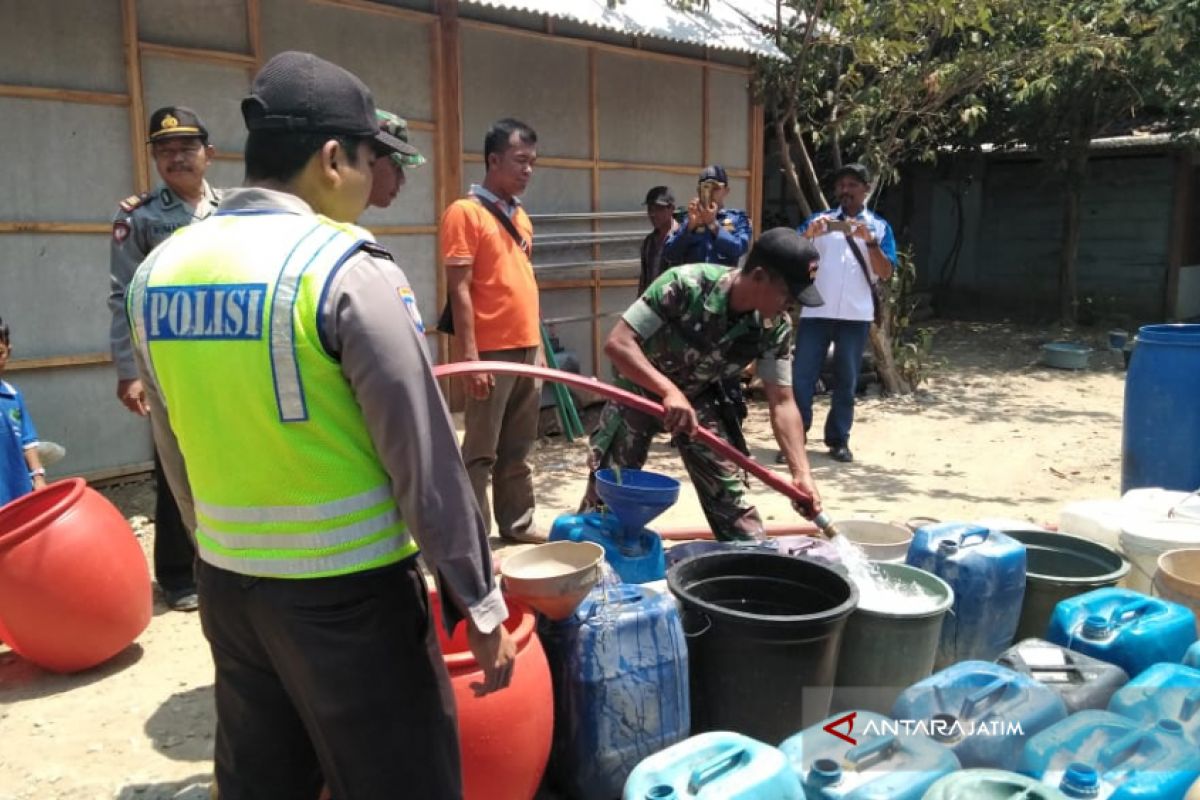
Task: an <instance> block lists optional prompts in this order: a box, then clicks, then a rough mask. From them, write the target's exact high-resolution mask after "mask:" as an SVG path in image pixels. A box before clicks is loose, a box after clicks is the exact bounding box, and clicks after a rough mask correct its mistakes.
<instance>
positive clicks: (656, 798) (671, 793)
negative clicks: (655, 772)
mask: <svg viewBox="0 0 1200 800" xmlns="http://www.w3.org/2000/svg"><path fill="white" fill-rule="evenodd" d="M677 797H679V795H678V794H676V793H675V787H674V786H671V785H670V784H669V783H660V784H657V785H655V786H651V787H650V790H649V791H648V792H646V798H645V800H675V799H676V798H677Z"/></svg>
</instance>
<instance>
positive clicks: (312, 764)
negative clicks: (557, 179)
mask: <svg viewBox="0 0 1200 800" xmlns="http://www.w3.org/2000/svg"><path fill="white" fill-rule="evenodd" d="M375 111H376V110H375V103H374V100H373V99H372V96H371V93H370V91H369V90H368V89H367V87H366V86H365V85H364V84H363V83H362V81H360V80H359V79H358V78H357V77H355V76H354V75H352V74H351V73H349V72H347V71H346V70H344V69H342V68H341V67H338V66H336V65H334V64H331V63H329V62H328V61H324V60H322V59H320V58H317V57H316V56H314V55H312V54H310V53H298V52H286V53H281V54H279V55H277V56H275V57H274V58H272V59H271V60H270V61H268V62H267V63H266V64H265V65H264V66H263V68H262V70H261V71H260V72H259V74H258V75H257V76H256V77H255V79H254V82H253V85H252V87H251V94H250V96H249V97H247V98H245V99H244V100H243V101H242V116H243V118H244V119H245V123H246V128H247V130H248V131H249V135H248V136H247V139H246V150H245V155H246V181H245V186H244V187H243V188H239V189H233V190H230V191H229V192H228V193H227V195H226V197H225V198H224V200H223V201H222V204H221V208H220V209H219V210H218V212H217V214H216V215H215V216H214V217H213V218H212V219H210V220H206V221H204V222H201V223H198V224H196V225H192V226H189V227H188V228H187V229H185V230H182V231H180V232H179V233H178V234H177V235H175V236H172V237H171V238H170V239H169V240H168V241H166V242H164V243H163V244H162V245H160V246H159V247H158V248H157V249H156V250H155V251H154V252H153V253H151V254H150V256H149V257H148V258H147V259H146V261H145V262H144V263H143V264H142V266H141V267H140V268H139V269H138V271H137V273H136V275H135V276H134V280H133V283H132V284H131V286H130V290H129V317H130V320H131V321H132V322H133V328H134V330H133V343H134V352H135V356H136V358H137V363H138V371H139V373H140V374H141V376H142V380H143V382H144V384H145V386H146V395H147V398H148V400H149V403H150V406H151V409H152V413H151V421H152V423H153V425H154V437H155V441H156V442H157V443H158V446H159V450H160V451H161V452H162V456H163V466H164V468H165V470H166V472H167V476H168V478H169V479H170V482H171V487H172V489H174V491H175V493H176V495H177V497H178V499H179V504H180V509H181V511H183V513H184V518H185V519H188V520H190V521H192V522H193V524H194V525H195V530H196V549H197V552H198V555H199V563H198V566H197V574H198V581H197V584H198V587H199V592H200V621H201V624H202V626H203V629H204V635H205V637H206V638H207V639H208V641H209V643H210V645H211V650H212V655H213V661H214V663H215V666H216V681H215V686H214V697H215V702H216V709H217V733H216V742H215V754H214V756H215V766H216V776H217V784H218V786H219V787H220V795H221V797H222V798H230V799H231V800H238V799H239V798H267V797H269V798H276V797H278V798H316V797H317V795H318V794H319V792H320V790H321V784H322V780H324V782H325V783H327V785H328V787H329V789H330V791H331V792H332V795H333V796H334V797H336V798H339V800H342V799H343V798H364V799H365V800H372V799H373V798H379V799H380V800H382V799H383V798H393V797H398V796H405V797H420V798H433V799H434V800H439V799H440V798H446V800H450V799H451V798H460V797H461V796H462V786H461V767H460V758H459V751H458V737H457V730H456V726H455V724H454V722H455V721H454V716H455V708H454V697H453V691H452V689H451V687H450V682H449V676H448V675H447V673H446V667H445V663H444V661H443V659H442V654H441V651H440V648H439V646H438V636H437V630H436V628H435V627H434V626H435V625H436V624H438V622H439V621H440V622H441V623H442V624H443V625H444V626H445V628H446V630H447V633H449V632H450V631H452V630H453V629H454V627H455V625H456V623H458V622H460V621H461V622H464V623H465V625H464V627H465V629H466V630H465V636H466V642H467V645H468V647H469V648H470V650H471V652H472V654H473V655H474V657H475V660H476V661H477V662H478V664H479V665H480V668H481V670H482V672H481V675H480V681H479V682H478V685H477V686H476V690H477V691H478V692H479V693H480V694H487V693H489V692H493V691H497V690H500V689H503V688H504V687H506V686H507V685H508V683H509V681H510V680H511V678H512V672H513V664H514V659H515V656H516V647H515V645H514V644H513V642H512V640H511V638H510V637H509V635H508V633H507V632H506V630H505V627H504V624H503V623H504V621H505V619H506V618H507V616H508V609H507V607H506V605H505V602H504V598H503V596H502V595H501V593H500V590H499V587H498V586H497V584H496V578H495V577H494V574H493V570H492V561H491V552H490V550H489V547H488V542H487V533H486V530H485V528H484V523H483V518H482V516H481V515H480V512H479V508H478V506H477V505H476V503H475V499H474V495H473V493H472V489H471V483H470V480H469V479H468V476H467V472H466V469H465V468H464V466H463V462H462V457H461V455H460V454H459V448H458V438H457V436H456V434H455V431H454V425H453V422H452V421H451V418H450V414H449V411H448V410H447V409H446V406H445V402H444V400H443V398H442V394H441V391H440V389H439V387H438V383H437V381H436V380H435V379H434V377H433V370H432V366H431V365H430V363H429V358H428V355H427V354H426V351H425V344H424V335H423V333H422V325H421V320H420V315H419V313H418V312H417V309H416V305H415V303H413V302H411V300H412V288H411V286H410V284H409V282H408V280H407V279H406V277H405V276H404V273H403V272H401V270H400V269H399V267H397V266H396V264H395V263H394V262H393V261H392V259H391V256H390V255H389V254H388V252H387V251H386V250H384V249H383V248H381V247H380V246H379V245H377V244H376V243H375V241H374V239H373V237H372V236H371V234H370V233H369V232H367V231H366V230H364V229H363V228H360V227H358V226H357V225H355V224H354V220H356V219H357V218H358V216H359V215H360V214H362V212H363V211H364V210H365V209H366V207H367V202H368V199H369V197H370V194H371V186H372V174H373V170H374V162H375V159H376V158H380V157H387V156H390V155H392V154H405V155H414V154H415V153H416V150H415V148H413V147H412V146H411V145H409V144H407V143H405V142H403V141H401V140H400V139H399V138H397V137H396V136H394V135H392V134H390V133H388V132H386V131H382V130H380V126H379V121H378V119H377V118H376V113H375ZM418 552H419V553H420V555H421V556H423V560H424V563H425V565H427V566H428V568H429V571H430V572H431V573H432V574H433V575H434V576H436V579H437V580H438V583H439V586H440V589H441V592H440V595H441V612H442V613H441V614H440V617H441V619H440V620H437V621H435V620H433V619H431V613H430V608H431V604H430V599H429V597H428V596H427V590H426V584H425V577H424V575H423V573H422V570H421V568H420V564H419V563H418V558H417V557H418Z"/></svg>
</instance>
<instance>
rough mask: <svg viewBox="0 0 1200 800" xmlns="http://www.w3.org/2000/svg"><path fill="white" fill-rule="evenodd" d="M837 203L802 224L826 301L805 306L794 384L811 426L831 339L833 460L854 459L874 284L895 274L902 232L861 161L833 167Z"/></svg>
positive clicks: (828, 422) (828, 427)
mask: <svg viewBox="0 0 1200 800" xmlns="http://www.w3.org/2000/svg"><path fill="white" fill-rule="evenodd" d="M833 181H834V184H833V191H834V195H835V196H836V197H837V199H838V203H839V205H838V207H837V208H836V209H833V210H832V211H822V212H820V213H818V214H815V215H813V216H812V217H809V218H808V219H807V220H805V221H804V223H803V224H802V225H801V226H800V227H799V228H798V229H797V230H798V231H799V232H800V233H801V234H802V235H803V236H804V237H805V238H807V239H809V240H811V241H812V243H813V244H814V245H816V248H817V252H818V253H820V256H821V269H820V271H819V272H818V273H817V278H816V287H817V291H819V292H820V293H821V296H822V297H824V298H826V302H825V304H824V305H821V306H815V307H811V308H809V307H806V308H802V309H801V310H800V324H799V325H798V326H797V328H796V349H795V354H794V356H793V360H792V371H793V376H792V385H793V390H794V392H795V396H796V403H797V404H798V405H799V406H800V415H801V417H802V418H803V420H804V430H805V431H806V432H807V431H808V429H809V428H810V427H811V426H812V421H813V412H812V403H813V394H814V392H815V391H816V385H817V379H818V378H819V377H820V375H821V367H822V365H823V364H824V362H825V354H826V352H828V350H829V345H830V343H832V344H833V346H834V351H833V352H834V355H833V366H834V378H835V380H834V385H833V393H832V401H831V405H830V408H829V415H828V416H827V417H826V418H825V445H826V446H827V447H828V448H829V455H830V457H831V458H833V460H834V461H841V462H850V461H853V460H854V455H853V454H852V453H851V452H850V427H851V426H852V425H853V424H854V394H855V389H856V388H857V386H858V373H859V369H860V367H861V366H862V356H863V349H864V348H865V347H866V343H867V333H868V332H869V330H870V328H871V322H872V320H874V319H875V302H876V301H875V299H874V295H873V292H872V288H871V287H872V285H873V284H875V283H878V282H879V281H886V280H888V279H889V278H891V276H892V269H893V267H894V266H895V264H896V240H895V238H894V237H893V236H892V227H891V226H890V225H888V223H887V221H886V220H884V218H883V217H881V216H879V215H878V214H876V213H875V212H873V211H871V210H870V209H868V208H867V207H866V201H867V196H868V195H869V194H870V188H871V175H870V173H869V172H868V171H867V168H866V167H864V166H863V165H862V164H847V165H846V166H844V167H842V168H841V169H839V170H838V171H837V172H835V173H834V174H833Z"/></svg>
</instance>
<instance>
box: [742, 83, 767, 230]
mask: <svg viewBox="0 0 1200 800" xmlns="http://www.w3.org/2000/svg"><path fill="white" fill-rule="evenodd" d="M763 124H764V123H763V107H762V104H761V103H755V102H754V101H753V98H752V99H751V103H750V180H749V186H748V188H747V191H748V192H749V194H750V196H749V197H747V198H746V212H747V213H748V214H749V215H750V224H751V225H753V226H754V235H755V236H756V237H757V236H759V235H761V234H762V215H763V148H764V147H765V134H764V131H763Z"/></svg>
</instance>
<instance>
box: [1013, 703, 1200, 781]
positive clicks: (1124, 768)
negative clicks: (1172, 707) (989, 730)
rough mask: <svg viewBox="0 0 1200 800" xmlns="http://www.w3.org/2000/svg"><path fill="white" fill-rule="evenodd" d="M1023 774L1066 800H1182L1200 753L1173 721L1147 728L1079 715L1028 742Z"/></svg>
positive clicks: (1105, 714)
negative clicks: (1073, 799) (1091, 799)
mask: <svg viewBox="0 0 1200 800" xmlns="http://www.w3.org/2000/svg"><path fill="white" fill-rule="evenodd" d="M1021 772H1023V773H1025V774H1026V775H1031V776H1033V777H1035V778H1039V779H1040V780H1041V781H1043V782H1044V783H1048V784H1050V785H1051V786H1057V787H1058V788H1059V790H1060V791H1061V792H1062V793H1063V794H1065V795H1066V796H1067V797H1101V798H1106V800H1141V798H1145V799H1146V800H1151V799H1153V800H1183V796H1184V794H1186V793H1187V790H1188V787H1189V786H1191V785H1192V783H1193V782H1194V781H1195V780H1196V778H1197V777H1198V776H1200V748H1197V747H1196V746H1195V745H1193V744H1192V743H1191V742H1189V741H1187V739H1185V738H1184V737H1183V732H1182V730H1181V729H1180V727H1179V723H1177V722H1174V721H1172V720H1162V721H1160V722H1158V723H1157V724H1155V725H1153V726H1147V725H1145V724H1144V723H1141V722H1136V721H1134V720H1131V719H1129V718H1127V717H1123V716H1121V715H1120V714H1114V713H1113V712H1111V711H1094V710H1089V711H1080V712H1079V713H1078V714H1072V715H1071V716H1069V717H1067V718H1066V719H1065V720H1063V721H1062V722H1060V723H1058V724H1057V725H1053V726H1051V727H1049V728H1047V729H1046V730H1044V731H1042V732H1041V733H1039V734H1037V735H1036V736H1034V737H1033V738H1032V739H1030V740H1029V742H1028V743H1027V744H1026V745H1025V752H1024V753H1023V755H1022V758H1021Z"/></svg>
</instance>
